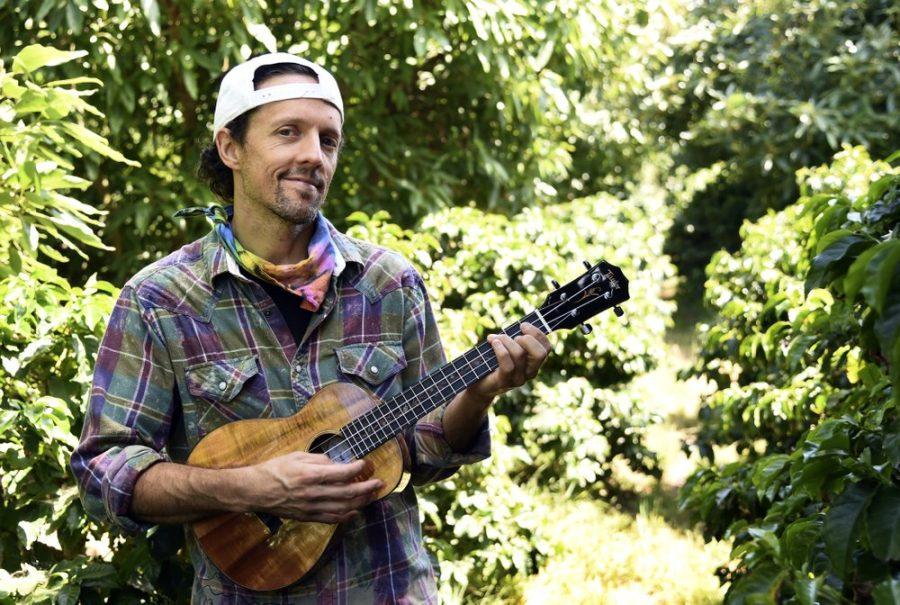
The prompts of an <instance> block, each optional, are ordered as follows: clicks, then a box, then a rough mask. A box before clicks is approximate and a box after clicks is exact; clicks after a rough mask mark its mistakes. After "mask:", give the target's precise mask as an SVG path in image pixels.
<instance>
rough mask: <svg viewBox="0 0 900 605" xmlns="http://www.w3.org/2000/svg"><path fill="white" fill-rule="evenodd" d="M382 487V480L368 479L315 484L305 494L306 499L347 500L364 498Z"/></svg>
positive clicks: (369, 496)
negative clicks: (340, 483)
mask: <svg viewBox="0 0 900 605" xmlns="http://www.w3.org/2000/svg"><path fill="white" fill-rule="evenodd" d="M382 487H384V482H383V481H381V480H379V479H369V480H368V481H362V482H360V483H349V484H344V485H317V486H315V487H314V488H310V489H309V490H308V491H307V493H306V494H304V495H305V496H306V498H307V499H309V500H316V501H332V502H348V501H351V500H366V499H368V498H371V497H372V496H374V495H375V494H377V493H378V490H380V489H381V488H382Z"/></svg>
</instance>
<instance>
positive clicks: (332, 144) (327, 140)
mask: <svg viewBox="0 0 900 605" xmlns="http://www.w3.org/2000/svg"><path fill="white" fill-rule="evenodd" d="M322 147H325V148H326V149H337V147H338V140H337V139H336V138H334V137H322Z"/></svg>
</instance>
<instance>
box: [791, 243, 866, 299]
mask: <svg viewBox="0 0 900 605" xmlns="http://www.w3.org/2000/svg"><path fill="white" fill-rule="evenodd" d="M826 237H827V236H826ZM868 243H869V240H867V239H866V238H864V237H863V236H861V235H856V234H853V235H848V236H846V237H843V238H841V239H839V240H837V241H836V242H834V243H833V244H831V245H830V246H829V247H828V248H826V249H825V250H824V251H823V252H821V253H820V254H818V255H817V256H816V257H815V258H814V259H813V261H812V267H811V268H810V270H809V274H808V276H807V278H806V291H807V292H809V291H810V290H812V289H813V288H816V287H821V286H825V285H827V282H828V281H829V280H827V279H826V277H827V274H828V272H829V270H830V269H831V268H832V267H833V266H834V265H836V264H837V263H840V262H841V261H843V260H844V259H845V258H847V257H848V256H852V255H854V254H856V253H857V252H858V251H859V249H860V247H861V246H865V245H867V244H868Z"/></svg>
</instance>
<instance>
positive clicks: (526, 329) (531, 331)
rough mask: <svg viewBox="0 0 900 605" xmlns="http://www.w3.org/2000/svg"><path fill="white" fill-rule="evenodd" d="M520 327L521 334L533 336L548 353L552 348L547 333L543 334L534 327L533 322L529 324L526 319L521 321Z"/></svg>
mask: <svg viewBox="0 0 900 605" xmlns="http://www.w3.org/2000/svg"><path fill="white" fill-rule="evenodd" d="M521 328H522V333H523V334H526V335H528V336H533V337H534V338H535V339H536V340H537V341H538V342H539V343H540V344H541V346H542V347H544V350H545V351H547V352H548V353H549V352H550V350H551V349H552V348H553V345H552V344H550V339H549V338H547V335H546V334H544V333H543V332H542V331H541V330H540V329H538V328H537V327H535V326H534V325H533V324H530V323H528V322H527V321H523V322H522V325H521Z"/></svg>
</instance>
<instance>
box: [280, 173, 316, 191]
mask: <svg viewBox="0 0 900 605" xmlns="http://www.w3.org/2000/svg"><path fill="white" fill-rule="evenodd" d="M282 180H285V181H290V182H293V183H301V184H304V185H309V186H310V187H315V188H316V189H321V188H322V184H323V183H322V181H321V180H319V179H312V178H305V177H301V176H287V177H282Z"/></svg>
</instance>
